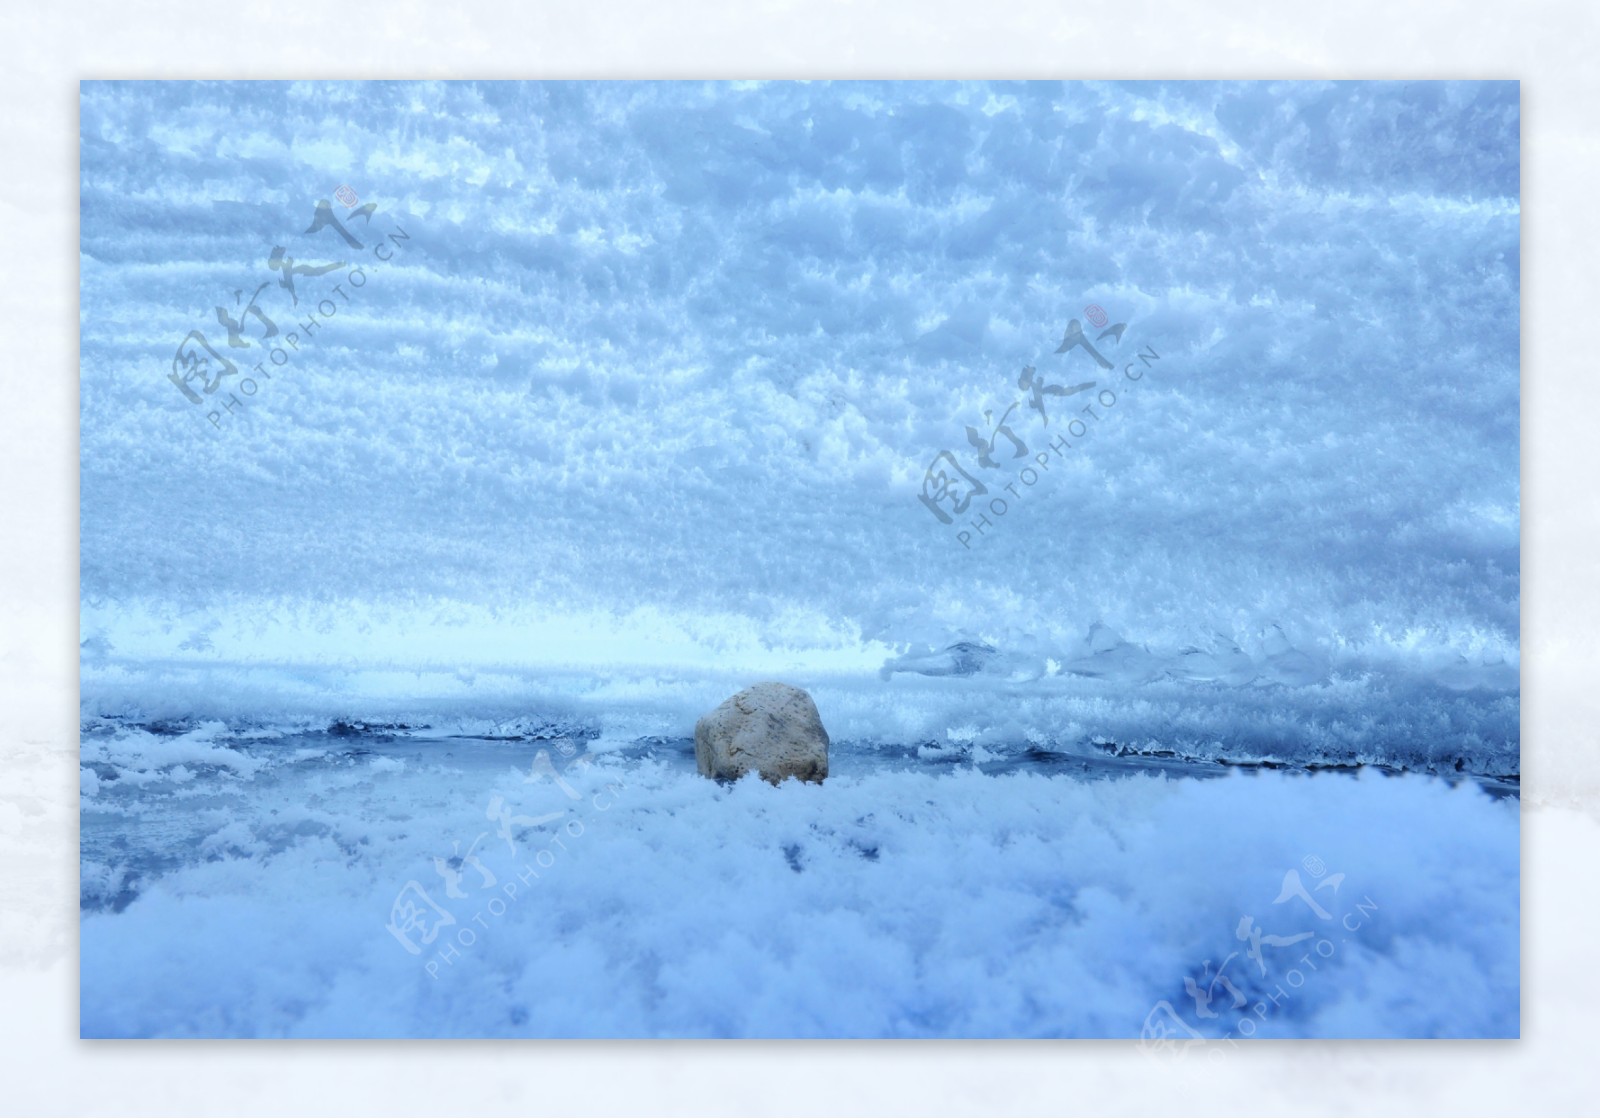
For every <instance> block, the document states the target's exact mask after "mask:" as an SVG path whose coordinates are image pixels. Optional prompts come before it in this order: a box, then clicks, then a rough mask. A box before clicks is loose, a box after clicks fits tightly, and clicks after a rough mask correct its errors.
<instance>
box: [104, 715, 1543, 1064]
mask: <svg viewBox="0 0 1600 1119" xmlns="http://www.w3.org/2000/svg"><path fill="white" fill-rule="evenodd" d="M541 749H542V750H544V752H545V753H544V759H543V761H542V762H541V760H540V758H539V750H541ZM257 758H261V759H269V760H266V761H262V762H260V763H257V762H256V761H254V760H252V759H257ZM133 759H142V760H139V761H134V760H133ZM85 760H86V763H87V764H88V768H86V771H85V772H86V773H90V774H93V773H96V772H98V773H99V774H102V775H103V777H95V778H93V779H87V778H86V781H85V789H84V797H83V814H84V816H83V818H84V876H83V890H84V905H85V915H84V919H83V926H82V985H83V986H82V989H83V1010H82V1013H83V1017H82V1030H83V1033H84V1035H85V1036H94V1037H100V1036H128V1035H136V1036H149V1035H159V1036H196V1035H199V1036H473V1037H477V1036H557V1037H562V1036H734V1037H777V1036H851V1037H878V1036H884V1037H923V1036H954V1037H989V1036H996V1037H1009V1036H1041V1037H1058V1036H1092V1037H1107V1036H1109V1037H1139V1036H1141V1034H1142V1033H1144V1032H1145V1031H1146V1029H1147V1021H1151V1022H1156V1023H1160V1022H1167V1021H1170V1019H1169V1018H1168V1017H1167V1011H1166V1010H1165V1009H1158V1007H1160V1006H1161V1004H1163V1003H1164V1004H1165V1006H1166V1008H1170V1010H1171V1012H1172V1013H1173V1014H1176V1015H1178V1016H1180V1017H1181V1018H1182V1019H1183V1020H1184V1021H1185V1022H1186V1023H1188V1025H1189V1028H1190V1029H1191V1030H1193V1032H1194V1033H1195V1034H1199V1035H1203V1036H1206V1037H1208V1038H1211V1039H1213V1040H1214V1041H1215V1043H1216V1044H1218V1045H1220V1046H1222V1047H1224V1048H1225V1047H1226V1046H1227V1044H1228V1040H1227V1039H1228V1037H1229V1035H1231V1036H1232V1038H1234V1039H1241V1038H1246V1037H1250V1036H1259V1037H1306V1036H1313V1037H1345V1036H1396V1037H1418V1036H1446V1037H1485V1036H1495V1037H1504V1036H1516V1035H1517V1033H1518V1029H1519V1024H1518V1022H1519V1019H1518V1014H1519V1010H1518V1001H1519V989H1518V966H1519V965H1518V961H1519V952H1518V920H1517V912H1518V908H1517V894H1518V844H1517V828H1518V813H1517V808H1518V803H1517V801H1516V800H1515V799H1510V798H1508V799H1500V800H1494V799H1491V798H1490V797H1489V796H1487V795H1486V794H1485V793H1484V792H1482V791H1480V790H1479V789H1478V788H1477V787H1476V786H1474V785H1472V784H1470V783H1463V784H1460V785H1457V786H1455V787H1451V786H1449V785H1447V784H1445V783H1444V782H1442V781H1440V780H1438V779H1435V778H1427V777H1422V776H1417V775H1408V776H1402V777H1385V776H1381V775H1379V774H1376V773H1374V772H1373V771H1370V770H1368V771H1363V772H1362V773H1361V774H1360V775H1358V776H1348V775H1332V774H1323V775H1318V776H1291V775H1288V774H1283V773H1261V774H1258V775H1254V776H1246V775H1243V774H1239V773H1235V774H1233V775H1231V776H1227V777H1223V778H1220V779H1217V780H1210V781H1202V780H1194V779H1180V780H1169V779H1166V778H1164V777H1160V776H1137V775H1136V776H1131V777H1123V778H1118V779H1114V780H1099V781H1084V780H1081V779H1079V778H1076V777H1072V776H1067V775H1056V776H1043V775H1040V774H1038V773H1032V772H1017V773H1010V774H1001V775H990V774H985V773H982V772H979V771H978V770H977V769H975V768H973V767H971V766H967V765H951V766H947V767H933V766H928V765H923V766H922V767H920V768H918V769H915V770H907V769H894V768H869V767H864V766H859V765H854V764H852V763H851V762H849V761H848V760H847V759H842V758H841V759H836V762H835V765H834V770H833V775H832V776H830V777H829V779H828V781H827V783H826V784H824V785H821V786H802V785H801V784H800V783H799V782H795V781H789V782H785V783H784V784H783V785H782V786H780V787H777V788H774V787H772V786H770V785H767V784H765V783H763V782H761V781H760V780H759V779H755V778H749V779H747V780H743V781H740V782H738V783H736V784H733V785H719V784H717V783H715V782H712V781H708V780H706V779H705V778H702V777H700V776H698V775H697V774H696V773H695V772H694V763H693V758H692V755H691V753H690V752H689V751H687V750H669V749H663V750H661V751H659V752H657V753H655V754H654V755H653V756H649V755H647V756H634V757H627V758H624V757H621V756H608V755H607V754H606V753H604V752H601V753H593V752H585V751H582V750H581V749H578V748H575V747H574V746H573V744H572V742H571V740H563V739H558V740H551V741H549V742H545V743H542V744H540V743H532V742H517V743H509V742H495V743H484V742H477V741H469V740H434V741H428V742H421V743H419V742H408V741H406V740H403V739H401V740H394V739H387V738H384V737H382V736H376V737H374V736H351V737H345V738H333V739H331V740H330V738H329V736H325V735H316V736H301V737H290V738H286V739H274V738H271V737H270V736H262V737H260V738H258V739H256V740H253V741H252V740H242V741H241V740H235V739H231V738H229V737H228V736H226V735H225V734H223V733H222V732H221V730H220V728H218V727H216V726H209V727H201V728H197V729H196V730H194V731H190V732H188V733H187V734H185V735H183V736H178V737H176V738H174V737H170V736H152V735H150V734H149V733H148V732H144V731H128V730H120V731H116V732H108V733H106V734H103V735H94V736H91V737H90V738H89V739H88V740H87V741H86V743H85ZM555 813H561V815H560V816H554V814H555ZM546 817H552V818H548V819H546ZM502 819H509V821H510V823H509V824H508V825H506V826H505V832H506V834H505V835H502V834H501V824H500V823H499V822H498V821H500V820H502ZM531 821H539V822H531ZM464 856H470V858H465V857H464ZM453 858H454V859H458V860H459V861H457V862H456V863H455V864H454V866H452V865H451V862H450V860H452V859H453ZM436 860H438V861H436ZM473 860H476V861H475V862H474V861H473ZM480 868H481V869H480ZM1290 872H1293V873H1294V874H1295V875H1296V878H1295V879H1294V881H1295V882H1297V883H1298V884H1299V886H1300V888H1301V890H1302V891H1303V892H1304V894H1305V895H1306V896H1307V897H1308V898H1309V899H1310V901H1309V902H1308V901H1306V900H1302V899H1301V898H1300V897H1299V896H1296V895H1294V894H1291V896H1288V897H1287V898H1285V899H1284V900H1282V901H1280V900H1279V899H1280V897H1283V896H1284V892H1285V886H1286V881H1287V879H1286V876H1287V875H1288V874H1289V873H1290ZM1341 874H1342V875H1343V878H1342V879H1337V880H1336V878H1335V876H1336V875H1341ZM452 882H453V886H454V889H455V890H456V892H458V893H459V894H460V895H461V896H460V897H459V898H456V897H452V896H450V894H449V890H450V889H451V886H452ZM413 883H414V884H415V887H416V889H417V890H420V891H421V894H420V895H419V894H418V893H417V892H415V891H413V890H411V889H410V888H409V884H413ZM1319 884H1320V885H1321V888H1318V887H1319ZM1330 886H1331V887H1332V888H1329V887H1330ZM508 887H510V892H508ZM421 895H425V896H426V900H424V899H423V897H422V896H421ZM397 901H400V902H405V901H412V902H415V903H416V904H417V905H418V906H419V908H421V909H422V910H423V911H424V913H425V914H427V915H429V924H428V925H426V926H424V927H423V928H418V929H414V930H411V931H409V932H405V929H404V926H405V924H406V921H405V919H404V918H403V917H402V918H398V919H397V918H396V917H395V912H396V911H395V908H394V907H395V905H396V902H397ZM1312 903H1315V905H1316V906H1317V907H1318V908H1319V909H1320V913H1319V912H1318V910H1317V909H1313V908H1312ZM434 907H436V908H434ZM441 911H442V912H448V913H449V914H450V915H451V917H452V919H453V922H454V923H453V924H444V925H438V927H437V931H436V935H435V936H434V938H433V940H432V943H431V944H424V943H423V942H422V937H423V936H424V935H425V929H427V928H433V927H434V926H435V925H436V924H437V922H438V921H439V917H438V914H439V912H441ZM1242 919H1245V920H1248V921H1249V922H1250V925H1249V926H1247V927H1246V930H1245V932H1246V934H1247V935H1246V936H1245V937H1244V938H1241V936H1240V922H1241V920H1242ZM391 924H393V925H395V926H396V927H397V928H400V929H401V930H402V932H404V933H405V935H406V937H407V938H409V939H410V941H411V942H412V943H413V945H414V946H416V947H417V948H418V949H419V951H418V952H417V953H416V954H413V953H411V952H410V951H408V950H407V949H406V948H405V947H404V946H403V945H402V943H401V937H400V936H398V935H396V934H395V933H393V932H391V931H390V929H389V926H390V925H391ZM1251 931H1254V932H1255V933H1256V934H1257V935H1258V936H1260V937H1261V938H1262V943H1261V946H1260V948H1259V949H1258V951H1259V954H1260V962H1259V963H1257V962H1256V961H1254V960H1252V959H1251V958H1250V955H1249V953H1250V951H1251V947H1252V945H1251V942H1250V939H1249V937H1248V933H1249V932H1251ZM1306 933H1311V934H1313V935H1312V936H1311V937H1310V938H1307V939H1304V940H1292V938H1297V937H1300V936H1302V935H1303V934H1306ZM1272 938H1277V939H1276V940H1274V939H1272ZM1278 941H1292V942H1290V943H1287V944H1279V943H1278ZM1208 963H1209V965H1210V968H1211V970H1210V971H1209V972H1208V971H1207V970H1206V967H1207V964H1208ZM1219 969H1220V973H1221V975H1222V976H1224V977H1225V978H1226V979H1227V980H1228V983H1229V984H1231V987H1230V986H1224V985H1222V984H1220V983H1218V982H1217V975H1218V972H1219ZM1291 973H1292V974H1291ZM1186 978H1188V979H1191V980H1194V981H1195V982H1196V985H1197V987H1198V989H1199V990H1201V991H1202V992H1204V991H1206V990H1207V989H1208V988H1209V989H1210V993H1211V994H1212V995H1213V996H1214V997H1213V998H1212V1001H1211V1002H1210V1004H1209V1006H1208V1009H1209V1010H1210V1011H1211V1013H1212V1014H1213V1015H1215V1017H1212V1018H1205V1017H1203V1016H1201V1015H1200V1014H1199V1013H1198V1012H1197V1003H1196V1001H1195V999H1194V998H1193V997H1192V996H1191V995H1189V994H1188V993H1187V991H1186V987H1185V982H1184V981H1185V979H1186ZM1236 996H1237V997H1238V998H1242V999H1243V1000H1244V1005H1243V1006H1242V1007H1240V1008H1238V1009H1235V1007H1234V1005H1233V1004H1234V1002H1235V1001H1236ZM1151 1036H1161V1035H1159V1034H1154V1035H1147V1041H1149V1040H1150V1037H1151ZM1180 1036H1181V1037H1182V1039H1183V1040H1185V1041H1188V1040H1192V1037H1191V1035H1190V1034H1181V1035H1180ZM1151 1044H1154V1042H1153V1041H1152V1042H1151Z"/></svg>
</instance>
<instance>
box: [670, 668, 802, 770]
mask: <svg viewBox="0 0 1600 1119" xmlns="http://www.w3.org/2000/svg"><path fill="white" fill-rule="evenodd" d="M694 759H695V763H696V764H697V765H698V766H699V767H700V772H701V773H702V774H704V775H705V776H707V777H718V778H729V779H737V778H739V777H742V776H744V775H745V774H746V773H748V772H750V771H751V770H752V769H753V770H755V771H757V772H758V773H760V774H761V776H762V777H764V778H765V779H766V780H768V781H771V782H772V783H773V784H774V785H776V784H777V783H778V782H780V781H782V780H783V779H784V778H785V777H798V778H799V779H800V780H802V781H821V780H822V779H823V778H825V777H827V776H828V732H827V731H826V730H824V729H823V726H822V716H821V715H819V714H818V713H817V705H816V704H815V703H813V702H812V700H811V697H810V696H809V695H807V694H806V693H805V692H804V691H803V690H801V689H800V688H796V687H791V686H790V685H788V684H779V683H777V682H775V681H768V682H766V683H761V684H752V685H751V686H750V687H748V688H746V689H745V690H744V691H742V692H739V693H738V694H737V695H733V696H730V697H729V698H728V699H726V700H724V701H723V702H722V705H721V706H720V707H718V708H717V709H716V710H715V711H712V712H710V713H709V714H706V715H702V716H701V717H700V720H699V722H697V723H695V725H694Z"/></svg>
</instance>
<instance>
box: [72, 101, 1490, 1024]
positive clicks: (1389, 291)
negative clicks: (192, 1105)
mask: <svg viewBox="0 0 1600 1119" xmlns="http://www.w3.org/2000/svg"><path fill="white" fill-rule="evenodd" d="M81 125H82V131H81V153H80V154H81V188H82V199H81V201H82V205H81V254H80V273H81V297H82V298H81V316H80V319H81V337H80V342H81V359H82V361H81V385H80V399H81V409H82V411H81V420H82V426H81V445H82V463H81V571H80V576H81V587H82V610H81V625H82V638H81V641H82V645H81V649H82V658H81V697H82V718H83V727H84V745H83V763H84V767H83V770H82V773H83V778H82V793H83V817H82V883H81V896H82V904H83V910H84V917H83V924H82V992H83V1006H82V1023H83V1030H84V1033H85V1034H87V1035H92V1036H122V1035H150V1034H154V1035H174V1036H187V1035H261V1036H279V1035H405V1036H410V1035H422V1036H434V1035H464V1036H481V1035H494V1036H498V1035H551V1036H568V1035H570V1036H591V1035H593V1036H614V1035H624V1036H627V1035H733V1036H787V1035H801V1036H814V1035H843V1036H947V1035H948V1036H1031V1035H1038V1036H1058V1035H1086V1036H1102V1035H1110V1036H1122V1037H1134V1036H1139V1035H1140V1034H1141V1033H1143V1034H1144V1035H1145V1036H1146V1040H1169V1041H1170V1040H1172V1039H1178V1040H1180V1041H1185V1040H1192V1039H1193V1036H1194V1035H1195V1034H1203V1035H1206V1036H1208V1037H1210V1038H1213V1039H1219V1040H1218V1043H1219V1044H1221V1045H1224V1046H1226V1045H1227V1044H1228V1039H1227V1036H1226V1035H1228V1034H1230V1033H1231V1034H1233V1036H1234V1037H1235V1038H1237V1037H1242V1036H1251V1035H1254V1036H1351V1035H1360V1036H1367V1035H1398V1036H1433V1035H1441V1036H1512V1035H1515V1034H1516V1033H1517V1031H1518V1028H1519V1025H1518V980H1517V975H1518V961H1519V953H1518V941H1517V912H1518V911H1517V855H1518V843H1517V806H1516V801H1515V798H1514V797H1507V798H1502V799H1495V795H1496V794H1503V793H1506V792H1508V791H1514V789H1515V787H1516V783H1517V777H1518V774H1519V773H1520V731H1519V720H1520V685H1519V672H1520V642H1519V631H1520V593H1521V591H1520V580H1521V574H1520V570H1521V569H1520V554H1519V531H1520V491H1519V485H1520V480H1519V473H1518V462H1519V453H1520V447H1519V403H1520V398H1519V373H1520V370H1519V301H1520V271H1519V251H1520V241H1519V225H1520V219H1521V211H1520V199H1519V193H1518V191H1519V179H1520V161H1519V148H1518V143H1519V130H1520V117H1519V88H1518V86H1517V85H1516V83H1507V82H1501V83H1495V82H1491V83H1476V82H1423V83H1364V82H1341V83H1321V82H1303V83H1260V84H1255V83H1243V84H1239V83H1209V82H1194V83H1173V84H1161V83H1148V84H1146V83H1132V84H1128V83H1082V84H1058V83H1005V82H1000V83H915V84H908V83H902V84H895V83H833V84H830V83H760V82H736V83H723V84H717V83H712V84H705V83H616V84H605V83H586V82H555V83H476V82H467V83H444V84H426V83H422V84H415V83H398V82H396V83H390V82H379V83H323V82H290V83H273V82H251V83H192V84H191V83H164V82H133V83H123V82H85V83H83V86H82V99H81ZM1102 316H1104V318H1103V319H1102ZM1072 324H1078V326H1077V330H1079V331H1080V332H1082V333H1081V335H1075V334H1073V333H1072V330H1073V325H1072ZM291 336H292V337H291ZM1080 336H1081V338H1082V339H1083V340H1084V342H1086V343H1087V344H1089V345H1092V346H1093V347H1095V348H1096V349H1095V352H1096V353H1099V354H1100V356H1101V357H1102V358H1103V359H1104V361H1103V363H1102V362H1098V361H1096V360H1094V357H1093V355H1092V354H1091V353H1090V351H1089V350H1088V349H1087V348H1086V347H1085V346H1084V345H1079V344H1077V343H1076V342H1075V341H1074V340H1075V339H1077V338H1079V337H1080ZM1068 343H1071V344H1070V345H1068ZM1064 345H1065V346H1066V347H1067V348H1066V349H1064V350H1062V351H1061V352H1058V350H1059V349H1060V348H1061V347H1063V346H1064ZM202 357H204V366H203V370H202V369H201V366H200V364H198V363H199V362H200V359H201V358H202ZM191 359H193V361H192V362H191ZM186 363H187V364H186ZM197 370H201V371H200V372H197ZM169 374H172V375H173V376H176V377H177V381H174V380H173V379H172V377H170V376H169ZM185 374H187V375H188V376H187V379H186V377H185ZM191 397H192V398H193V399H191ZM1024 448H1026V449H1025V450H1024ZM979 486H981V487H982V488H983V492H982V493H981V494H980V493H978V492H977V490H978V487H979ZM963 502H966V504H965V507H964V508H960V507H959V506H961V505H962V504H963ZM766 679H777V680H783V681H786V682H788V683H791V684H795V685H797V686H801V687H804V688H806V689H807V690H808V691H809V692H810V693H811V694H812V695H813V697H814V698H815V699H816V702H817V705H818V708H819V711H820V712H821V715H822V719H823V722H824V725H825V726H826V727H827V730H828V732H829V735H830V737H831V739H832V740H833V742H834V747H835V748H834V752H833V756H832V758H831V766H830V768H831V770H832V776H831V777H830V779H829V780H828V782H827V783H826V784H825V785H824V786H823V787H821V788H800V787H795V786H789V785H786V786H784V787H781V788H776V789H774V788H770V787H767V786H764V785H759V784H755V783H748V784H746V783H740V784H736V785H733V786H721V785H717V784H715V783H713V782H710V781H707V780H704V779H702V778H699V777H698V776H696V775H695V774H694V772H693V763H692V759H691V758H690V757H689V755H688V753H687V751H686V743H687V739H688V736H689V735H690V734H691V733H692V728H693V725H694V721H695V719H696V718H698V717H699V716H700V715H702V714H704V713H705V712H707V711H709V710H711V709H712V708H714V707H715V706H716V705H717V704H718V703H720V702H721V701H722V700H724V699H726V698H727V697H728V696H729V695H731V694H733V693H734V692H737V691H738V690H740V689H741V688H743V687H745V686H747V685H749V684H751V683H753V682H755V681H758V680H766ZM541 751H542V753H541ZM1328 766H1344V767H1356V766H1361V767H1365V768H1363V769H1361V771H1360V772H1359V774H1356V773H1352V772H1341V773H1330V772H1310V771H1312V770H1320V769H1323V768H1325V767H1328ZM1242 767H1248V772H1245V771H1244V769H1243V768H1242ZM1267 767H1282V768H1281V769H1276V770H1272V769H1268V768H1267ZM1397 771H1408V772H1404V773H1401V774H1400V775H1396V774H1397ZM1201 778H1210V779H1201ZM556 813H560V815H555V814H556ZM567 829H575V830H567ZM542 858H548V860H549V862H548V864H545V863H542V862H540V860H541V859H542ZM530 860H531V861H530ZM1291 875H1293V876H1294V877H1293V878H1292V879H1291V878H1290V876H1291ZM491 880H492V882H493V885H490V884H489V883H490V882H491ZM513 884H515V886H516V890H515V891H509V892H508V889H507V888H508V887H509V886H512V885H513ZM1291 887H1293V888H1291ZM408 891H410V892H408ZM457 895H459V896H457ZM491 902H494V903H495V904H494V905H493V906H491ZM480 904H481V906H482V912H481V913H480V912H479V906H480ZM496 907H498V908H500V909H501V910H502V912H498V913H497V912H494V911H493V910H494V908H496ZM446 914H448V915H449V918H450V920H449V922H445V921H444V916H445V915H446ZM480 916H481V921H480V920H479V917H480ZM430 922H431V923H430ZM1352 925H1354V926H1356V927H1354V928H1352V927H1351V926H1352ZM425 930H427V931H425ZM428 931H431V932H433V933H436V935H434V936H428ZM1303 933H1308V934H1309V935H1308V936H1305V937H1302V935H1301V934H1303ZM424 937H426V938H427V939H426V940H425V941H424V940H422V938H424ZM406 942H409V943H410V945H411V947H413V948H416V949H417V951H416V952H415V953H413V952H411V951H408V949H407V947H406ZM1324 945H1326V946H1327V947H1328V949H1329V951H1327V952H1326V953H1325V954H1324V953H1323V951H1322V946H1324ZM447 950H448V953H447ZM451 953H453V954H451ZM1251 953H1255V954H1256V956H1259V960H1258V959H1256V958H1254V957H1253V956H1252V955H1251ZM1290 953H1293V957H1294V961H1301V962H1293V961H1291V960H1290V958H1289V956H1290ZM1308 953H1310V955H1309V956H1308V955H1307V954H1308ZM430 965H431V969H430ZM1295 969H1298V970H1295ZM1186 979H1187V980H1189V982H1188V983H1187V984H1186V982H1185V980H1186ZM1280 985H1281V988H1280ZM1280 992H1281V993H1280ZM1236 1002H1237V1004H1238V1005H1235V1003H1236ZM1258 1008H1259V1009H1258ZM1213 1014H1214V1015H1215V1017H1211V1016H1209V1015H1213Z"/></svg>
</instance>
